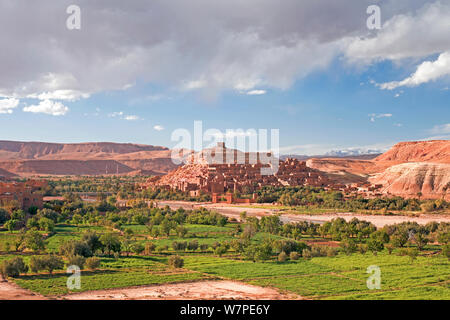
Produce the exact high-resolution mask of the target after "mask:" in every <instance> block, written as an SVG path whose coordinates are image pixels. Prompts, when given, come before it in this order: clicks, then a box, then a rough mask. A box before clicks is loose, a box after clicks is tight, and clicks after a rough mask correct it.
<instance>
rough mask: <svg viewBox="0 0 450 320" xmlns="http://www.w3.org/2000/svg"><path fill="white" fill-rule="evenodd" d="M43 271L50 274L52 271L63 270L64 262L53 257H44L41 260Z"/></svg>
mask: <svg viewBox="0 0 450 320" xmlns="http://www.w3.org/2000/svg"><path fill="white" fill-rule="evenodd" d="M41 259H42V260H41V261H42V264H43V269H44V270H47V271H48V272H49V273H50V274H51V273H53V270H58V269H62V268H64V261H63V260H62V259H61V258H60V257H58V256H55V255H50V256H44V257H42V258H41Z"/></svg>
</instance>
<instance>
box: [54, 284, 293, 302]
mask: <svg viewBox="0 0 450 320" xmlns="http://www.w3.org/2000/svg"><path fill="white" fill-rule="evenodd" d="M59 298H60V299H68V300H203V299H207V300H232V299H240V300H286V299H299V297H298V296H295V295H285V294H282V293H280V292H278V291H277V290H276V289H272V288H263V287H258V286H253V285H249V284H245V283H241V282H237V281H227V280H219V281H199V282H189V283H176V284H163V285H157V286H142V287H134V288H123V289H111V290H98V291H88V292H81V293H74V294H69V295H65V296H61V297H59Z"/></svg>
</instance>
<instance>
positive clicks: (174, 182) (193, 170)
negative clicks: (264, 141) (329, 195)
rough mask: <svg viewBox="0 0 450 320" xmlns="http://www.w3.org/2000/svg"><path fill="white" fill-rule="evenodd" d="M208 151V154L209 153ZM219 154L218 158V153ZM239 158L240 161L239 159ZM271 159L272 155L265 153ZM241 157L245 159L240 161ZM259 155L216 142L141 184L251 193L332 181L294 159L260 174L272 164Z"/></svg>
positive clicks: (143, 186)
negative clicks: (279, 187) (175, 166)
mask: <svg viewBox="0 0 450 320" xmlns="http://www.w3.org/2000/svg"><path fill="white" fill-rule="evenodd" d="M208 152H209V154H208ZM220 153H221V154H222V157H218V158H219V160H220V161H219V163H218V161H217V159H218V158H216V157H215V156H216V155H217V154H220ZM238 157H239V158H240V161H238V160H237V159H238ZM264 157H265V159H266V160H267V159H270V157H271V154H270V153H268V154H264ZM242 159H244V161H242ZM261 160H262V156H261V154H250V153H243V152H240V151H237V150H229V149H226V148H225V145H223V144H219V145H218V146H217V147H216V148H213V150H209V151H207V150H206V151H205V150H203V151H202V152H200V153H198V154H196V155H195V156H193V157H192V158H191V159H190V161H189V162H190V163H188V164H186V165H184V166H182V167H179V168H177V169H176V170H174V171H171V172H170V173H169V174H167V175H165V176H161V177H153V178H150V179H149V180H148V181H147V182H146V183H145V184H143V185H142V186H141V187H142V188H143V189H146V188H156V187H158V188H166V189H173V190H180V191H183V192H190V193H191V194H196V193H199V192H205V193H210V194H224V193H226V192H231V193H234V192H243V193H251V192H254V191H256V190H257V189H259V188H261V187H263V186H299V185H309V186H317V187H325V186H328V185H329V184H330V183H331V182H330V181H329V180H328V178H327V177H326V176H325V175H323V174H322V173H321V172H320V171H318V170H315V169H312V168H309V167H307V166H306V162H304V161H299V160H297V159H290V158H288V159H286V160H284V161H279V160H276V161H278V165H279V166H278V171H277V172H276V173H274V174H272V175H262V174H261V169H262V168H264V167H268V166H271V163H273V159H271V161H270V162H269V163H267V162H263V161H261Z"/></svg>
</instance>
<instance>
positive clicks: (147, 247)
mask: <svg viewBox="0 0 450 320" xmlns="http://www.w3.org/2000/svg"><path fill="white" fill-rule="evenodd" d="M155 248H156V245H155V244H154V243H153V242H147V243H146V244H145V250H144V254H145V255H146V256H149V255H150V254H151V253H152V252H153V251H155Z"/></svg>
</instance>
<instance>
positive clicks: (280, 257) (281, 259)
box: [278, 251, 287, 262]
mask: <svg viewBox="0 0 450 320" xmlns="http://www.w3.org/2000/svg"><path fill="white" fill-rule="evenodd" d="M286 260H287V254H286V252H284V251H281V253H280V254H279V255H278V262H285V261H286Z"/></svg>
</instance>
